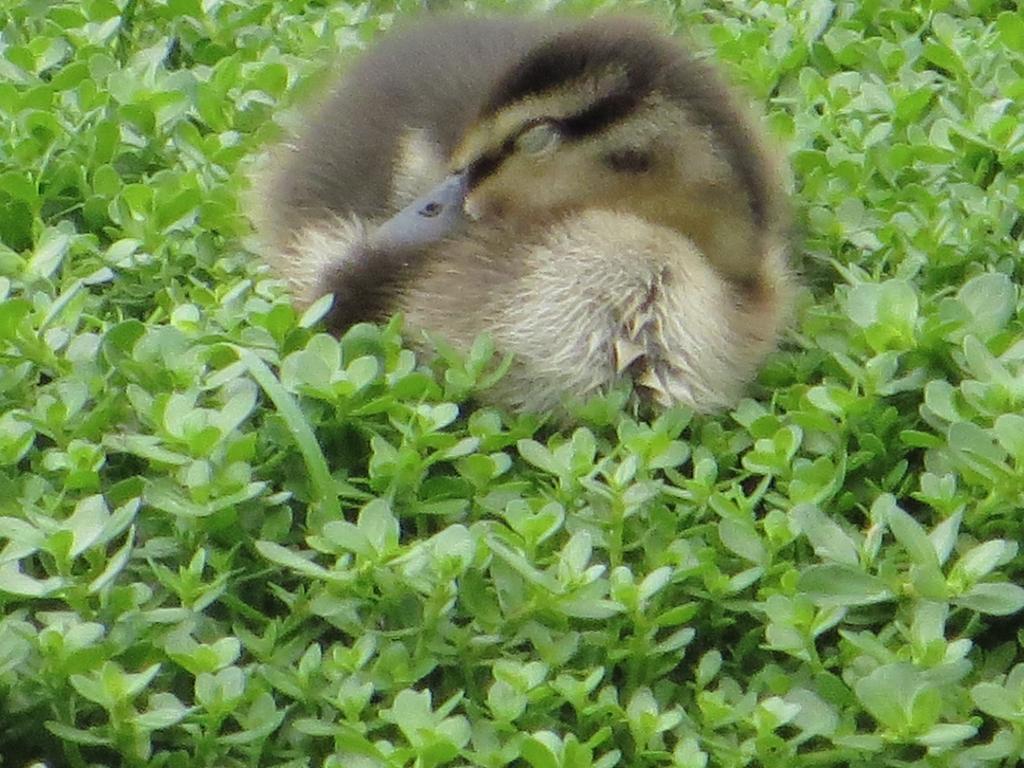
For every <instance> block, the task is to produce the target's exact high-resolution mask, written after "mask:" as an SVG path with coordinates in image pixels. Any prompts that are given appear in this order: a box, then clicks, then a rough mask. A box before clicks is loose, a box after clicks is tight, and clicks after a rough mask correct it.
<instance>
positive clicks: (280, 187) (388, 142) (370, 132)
mask: <svg viewBox="0 0 1024 768" xmlns="http://www.w3.org/2000/svg"><path fill="white" fill-rule="evenodd" d="M555 28H556V27H555V24H554V23H552V22H544V23H541V22H539V21H531V20H524V19H512V18H463V17H443V16H442V17H439V18H434V19H428V20H423V21H420V22H418V23H416V24H413V25H411V26H410V27H408V28H406V29H399V30H398V31H397V32H396V33H394V34H391V35H389V36H387V37H386V38H385V39H384V40H383V41H382V42H381V43H379V44H378V45H376V46H375V47H374V48H373V49H372V50H371V51H370V52H368V53H367V54H366V55H365V56H363V57H362V58H361V59H360V60H359V62H358V64H356V65H355V66H354V67H353V68H352V69H351V70H350V71H349V72H348V73H347V74H346V76H345V77H344V78H343V80H342V81H341V83H340V85H339V87H338V88H337V89H336V90H335V91H334V92H333V93H332V94H331V95H330V97H329V98H328V99H327V101H326V103H325V104H324V106H323V107H322V108H321V109H320V111H319V112H318V113H317V114H316V115H315V116H314V117H313V118H312V120H311V121H310V122H309V124H308V125H306V126H305V128H304V130H303V133H302V135H301V136H300V137H298V138H297V139H296V140H295V142H293V143H291V144H289V145H287V146H286V147H284V148H282V149H280V150H279V152H280V153H281V154H279V155H278V156H277V157H275V158H274V159H273V167H272V168H271V171H270V177H269V179H268V180H267V182H266V183H265V184H264V185H263V195H264V196H265V197H266V198H267V199H266V200H265V201H264V208H265V210H264V216H265V218H266V219H267V220H266V221H264V222H263V223H264V226H265V227H266V228H267V230H268V232H267V234H269V236H270V239H271V240H272V241H273V243H272V244H273V246H275V247H277V248H282V247H285V246H286V245H287V244H288V242H289V241H291V240H292V239H293V238H294V237H295V236H296V235H298V234H299V233H300V232H301V231H302V230H303V229H305V228H307V227H308V226H309V225H310V224H315V223H316V222H318V221H322V220H324V219H326V218H331V217H336V216H338V215H341V216H357V217H360V218H363V219H375V218H380V217H385V216H387V215H390V214H391V213H394V211H395V210H397V207H398V206H397V205H396V200H395V192H396V185H397V186H400V185H401V183H402V179H401V178H397V177H400V176H401V175H402V174H403V173H408V171H409V169H408V168H406V167H403V166H406V165H408V164H409V163H412V164H414V165H415V163H416V162H417V161H420V160H422V162H423V163H425V164H429V163H430V162H431V161H433V162H436V163H443V162H444V161H446V160H447V158H448V156H449V155H450V153H451V151H452V149H453V147H454V145H455V143H456V142H457V141H458V139H459V137H460V136H461V135H462V133H463V132H464V131H465V130H466V127H467V126H468V125H469V124H470V123H471V122H472V121H473V120H474V119H475V118H476V117H477V114H478V113H479V111H480V108H481V106H482V104H483V102H484V101H485V99H486V97H487V96H488V94H489V92H490V90H491V88H493V86H494V83H495V81H496V79H497V78H498V77H499V76H500V75H501V74H502V73H504V72H505V70H507V69H508V67H509V66H510V65H511V64H512V63H513V62H515V61H516V60H518V59H519V58H520V57H521V56H522V55H523V54H524V53H525V52H526V51H528V50H529V49H530V48H531V47H532V46H533V45H535V44H537V43H538V42H539V41H540V40H542V39H544V38H545V37H546V36H547V35H549V34H551V32H552V31H553V29H555ZM410 137H412V138H415V139H416V140H417V141H416V146H414V147H409V146H408V140H409V139H410ZM417 150H418V151H420V152H422V153H424V154H428V155H430V154H433V155H436V156H435V157H429V156H428V157H424V158H417V157H403V154H406V155H407V154H408V153H409V152H410V151H412V152H416V151H417ZM439 170H440V169H439Z"/></svg>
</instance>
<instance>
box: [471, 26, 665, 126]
mask: <svg viewBox="0 0 1024 768" xmlns="http://www.w3.org/2000/svg"><path fill="white" fill-rule="evenodd" d="M641 29H646V27H638V26H635V25H633V24H629V23H623V20H621V19H620V20H619V23H617V24H609V23H605V22H602V21H594V22H589V23H586V24H583V25H581V26H579V27H577V28H575V29H571V30H569V31H567V32H563V33H562V34H559V35H556V36H555V37H553V38H551V39H550V40H548V41H547V42H545V43H541V44H540V45H539V46H537V47H536V48H534V49H533V51H531V52H530V53H529V54H527V56H526V57H525V58H524V59H523V60H522V61H521V62H519V63H518V64H517V65H516V66H514V67H513V68H512V70H511V71H509V72H508V74H506V75H505V77H504V78H503V79H502V80H501V81H499V83H498V86H497V87H496V88H495V89H494V91H493V92H492V94H491V98H490V100H489V101H488V102H487V104H486V105H485V106H484V109H483V116H484V117H487V116H489V115H493V114H495V113H496V112H499V111H500V110H501V109H503V108H504V107H506V106H508V105H509V104H515V103H516V102H519V101H522V100H523V99H526V98H529V97H531V96H540V95H543V94H546V93H549V92H551V91H553V90H556V89H558V88H560V87H564V86H571V85H573V84H575V83H578V82H580V81H581V80H587V79H593V78H600V77H604V76H608V75H621V76H622V78H623V82H622V85H621V87H620V89H617V91H616V93H625V94H630V95H631V96H632V98H633V99H634V100H635V101H636V102H637V103H639V101H640V100H641V99H642V98H643V96H644V95H645V94H647V93H648V92H649V91H650V90H651V88H652V86H653V83H654V78H653V76H654V75H656V73H657V72H658V70H659V69H660V68H661V65H662V60H663V59H664V58H665V57H664V51H663V50H662V49H663V46H662V45H659V44H658V42H657V41H656V38H654V37H653V36H652V35H651V34H650V33H649V31H648V32H647V33H646V34H641V33H640V30H641Z"/></svg>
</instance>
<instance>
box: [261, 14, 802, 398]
mask: <svg viewBox="0 0 1024 768" xmlns="http://www.w3.org/2000/svg"><path fill="white" fill-rule="evenodd" d="M263 197H264V200H265V201H266V210H265V213H264V216H263V221H262V222H261V224H262V228H263V230H264V233H265V236H266V239H267V241H268V242H269V243H270V246H271V251H270V254H269V260H270V262H271V266H272V268H273V270H274V271H275V272H276V273H277V274H279V275H280V276H281V277H283V278H284V280H285V281H286V282H287V284H288V285H289V287H290V288H291V290H292V293H293V295H294V298H295V301H296V303H297V304H298V305H299V306H305V305H308V304H309V303H310V302H312V301H314V300H315V299H317V298H318V297H319V296H322V295H323V294H326V293H333V294H334V305H333V307H332V309H331V311H330V312H329V314H328V316H327V322H328V325H329V326H330V327H331V329H332V330H334V331H338V332H340V331H342V330H344V329H345V328H346V327H348V326H350V325H351V324H353V323H355V322H359V321H363V320H379V319H382V318H384V317H386V316H387V315H388V314H390V313H393V312H398V311H400V312H402V313H403V314H404V316H405V324H406V328H407V329H408V330H411V331H412V332H413V333H411V334H410V342H411V343H412V344H413V345H414V346H418V347H420V348H421V349H424V350H426V349H428V346H427V345H426V344H425V342H424V341H423V340H421V336H422V337H423V338H425V337H426V335H427V334H426V333H422V332H428V333H433V334H436V335H439V336H441V337H444V338H446V339H447V340H448V341H449V342H451V343H453V344H455V345H456V346H460V347H463V348H468V346H469V345H470V344H472V342H473V340H474V339H475V338H476V337H477V336H478V335H479V334H480V333H482V332H486V333H489V334H490V336H491V338H492V340H493V342H494V344H495V347H496V349H497V350H498V351H499V353H502V354H505V353H510V354H511V356H512V364H511V367H510V369H509V371H508V373H507V374H506V376H505V377H504V378H503V379H502V380H501V381H500V382H499V384H498V385H497V386H495V387H493V388H492V389H490V390H488V391H487V392H484V393H482V394H481V397H482V399H484V400H486V401H490V402H493V403H497V404H500V405H503V406H505V407H508V408H510V409H512V410H515V411H526V410H530V411H533V410H537V411H559V410H562V409H564V408H565V407H566V404H567V403H570V402H573V401H579V400H582V399H585V398H587V397H588V396H590V395H592V394H595V393H598V392H601V391H602V390H604V389H605V388H607V387H608V386H610V385H612V384H614V383H615V382H617V381H619V380H621V379H622V378H624V377H625V378H629V379H632V381H633V382H634V385H635V390H636V391H637V392H639V393H640V394H641V395H642V396H644V397H645V398H649V399H651V400H653V401H655V402H657V403H660V404H663V405H670V404H675V403H683V404H686V405H688V406H690V407H692V408H694V409H696V410H698V411H713V410H717V409H720V408H723V407H727V406H729V405H730V404H733V403H734V402H735V401H736V400H737V399H738V397H739V396H740V395H741V394H742V392H743V389H744V387H745V386H746V385H747V384H748V383H749V381H750V380H751V379H752V378H753V377H754V375H755V374H756V372H757V369H758V368H759V366H760V365H761V363H762V361H763V360H764V358H765V357H766V355H767V354H769V352H770V351H771V350H772V349H774V347H775V345H776V343H777V340H778V337H779V334H780V332H781V330H782V328H783V327H784V324H785V322H786V319H787V315H788V312H789V309H790V306H791V302H792V294H793V285H794V281H793V278H792V276H791V273H790V271H789V269H788V266H787V254H788V250H789V243H788V241H787V236H786V233H787V230H788V205H787V194H786V185H785V183H784V179H783V173H782V171H781V168H780V165H779V163H778V162H777V160H776V157H775V154H774V153H773V152H771V151H769V149H768V148H767V146H766V141H765V139H764V138H763V136H762V133H761V131H760V130H759V129H758V127H757V125H756V123H755V122H754V120H753V119H752V118H751V116H750V115H749V114H748V113H747V112H746V110H744V109H743V108H741V107H740V106H739V105H738V103H737V101H736V99H735V97H734V96H733V95H732V94H731V92H730V90H729V88H728V87H727V86H726V85H725V83H724V81H723V80H722V79H721V78H720V76H719V75H718V74H717V73H716V72H715V71H714V70H712V69H711V68H710V67H709V66H708V65H707V64H705V63H703V62H701V61H699V60H698V59H696V58H695V57H694V56H693V55H692V54H690V53H689V52H687V51H686V49H684V48H683V47H682V46H681V45H680V44H679V42H678V41H676V40H674V39H673V38H671V37H668V36H666V35H664V34H662V33H660V32H658V31H657V30H655V29H654V28H653V27H652V26H650V25H648V24H647V23H645V22H641V21H637V20H634V19H625V18H618V17H606V18H598V19H594V20H589V21H584V22H575V23H574V22H572V21H569V20H552V21H547V22H541V21H537V20H526V19H514V18H501V19H497V18H495V19H475V18H452V17H448V18H440V19H433V20H430V21H426V22H421V23H419V24H418V25H416V26H411V27H409V28H407V29H405V30H403V31H400V32H398V33H397V34H395V35H393V36H392V37H390V38H389V39H386V40H385V41H383V42H382V43H381V44H380V45H379V46H378V47H377V48H376V49H374V50H372V51H371V52H370V53H369V54H367V55H366V56H364V58H363V59H362V61H361V62H360V64H359V65H357V66H356V67H355V68H354V69H353V70H352V71H351V72H349V73H348V75H347V76H346V77H345V78H344V79H343V80H342V82H341V85H340V86H339V87H338V89H337V90H336V91H335V92H334V94H333V96H332V97H331V98H330V99H329V100H328V101H327V103H326V105H325V106H324V108H323V109H322V110H321V111H320V112H319V113H318V114H317V115H315V116H314V117H313V118H312V120H311V122H310V123H309V124H308V126H307V127H306V129H305V131H304V132H303V133H302V134H301V135H300V136H299V137H298V140H297V143H296V144H295V145H294V146H293V147H292V148H291V149H290V150H289V151H286V152H283V153H282V154H281V155H279V156H278V157H277V158H276V160H275V170H274V171H273V172H272V173H271V174H270V175H269V176H268V181H267V182H266V183H265V184H264V188H263Z"/></svg>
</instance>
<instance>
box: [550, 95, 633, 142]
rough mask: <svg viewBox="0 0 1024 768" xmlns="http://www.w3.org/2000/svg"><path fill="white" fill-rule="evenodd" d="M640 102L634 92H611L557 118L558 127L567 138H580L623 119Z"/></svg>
mask: <svg viewBox="0 0 1024 768" xmlns="http://www.w3.org/2000/svg"><path fill="white" fill-rule="evenodd" d="M639 104H640V99H639V98H638V97H637V95H636V94H635V93H630V92H628V91H626V92H623V93H613V94H612V95H611V96H606V97H604V98H603V99H600V100H598V101H596V102H594V103H593V104H591V105H590V106H589V107H587V108H586V109H584V110H581V111H580V112H577V113H576V114H575V115H569V116H568V117H564V118H562V119H561V120H558V121H557V122H558V127H559V129H560V130H561V131H562V135H563V136H565V137H566V138H567V139H581V138H583V137H585V136H592V135H593V134H595V133H600V132H601V131H603V130H604V129H605V128H607V127H609V126H610V125H612V124H614V123H617V122H619V121H620V120H624V119H625V118H626V117H628V116H629V115H630V114H631V113H632V112H634V111H636V108H637V107H638V106H639Z"/></svg>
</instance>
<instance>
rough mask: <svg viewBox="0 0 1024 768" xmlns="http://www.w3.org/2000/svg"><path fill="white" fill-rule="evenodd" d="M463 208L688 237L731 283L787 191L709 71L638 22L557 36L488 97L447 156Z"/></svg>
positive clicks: (608, 23) (752, 257) (609, 22)
mask: <svg viewBox="0 0 1024 768" xmlns="http://www.w3.org/2000/svg"><path fill="white" fill-rule="evenodd" d="M452 171H453V172H454V173H456V174H458V175H460V176H461V177H462V178H463V179H464V183H465V187H466V196H465V202H464V208H465V211H466V212H467V213H468V214H469V215H470V216H471V217H473V218H479V219H487V218H490V217H501V218H502V219H504V220H505V221H507V222H510V223H513V224H516V223H521V224H523V225H526V226H533V225H536V224H540V223H543V222H545V221H547V220H550V219H552V218H562V217H564V216H565V215H567V214H572V213H575V212H579V211H582V210H585V209H610V210H615V211H618V212H622V213H628V214H633V215H636V216H638V217H639V218H641V219H644V220H647V221H651V222H652V223H655V224H660V225H663V226H667V227H669V228H671V229H675V230H677V231H679V232H681V233H682V234H684V235H686V236H687V237H689V238H691V239H692V240H693V241H694V242H696V243H697V245H698V246H699V247H700V248H701V250H702V251H704V252H705V253H706V254H707V256H708V258H709V259H710V260H711V262H712V263H713V264H715V266H716V267H718V268H720V269H721V270H723V271H724V272H725V273H726V274H727V275H728V276H732V277H738V278H745V277H747V276H749V274H750V271H751V268H752V265H754V264H756V263H757V262H758V261H759V259H758V255H759V253H761V252H763V250H764V249H765V247H766V244H765V243H764V242H763V241H764V233H765V232H766V231H767V230H768V229H770V228H771V227H772V226H773V225H774V220H775V219H776V218H778V217H779V215H780V213H779V210H778V209H779V205H780V204H781V202H782V199H783V197H784V196H783V194H782V192H781V191H776V187H777V185H778V180H777V177H776V175H775V171H774V168H773V166H772V163H771V161H770V155H769V153H767V152H766V151H765V149H764V148H763V147H762V145H761V143H760V139H759V133H758V132H757V131H756V130H754V128H753V127H752V124H751V122H750V120H749V118H748V117H747V116H746V115H745V114H744V111H743V110H742V109H741V108H740V107H738V106H737V105H736V104H735V103H734V101H733V98H732V97H731V94H730V92H729V90H728V88H727V87H726V86H725V85H724V83H722V81H721V80H720V79H719V78H718V76H717V75H716V73H715V72H713V71H712V70H710V69H709V68H708V67H706V66H705V65H703V64H702V63H701V62H699V61H697V60H696V59H694V58H692V57H691V56H690V55H689V54H688V53H687V52H686V51H685V49H683V48H682V47H681V46H680V45H679V44H678V42H677V41H675V40H673V39H672V38H669V37H667V36H665V35H663V34H660V33H658V32H657V31H655V30H654V29H653V28H651V27H650V26H648V25H647V24H645V23H642V22H636V21H632V20H625V19H622V18H612V19H599V20H595V21H592V22H589V23H586V24H583V25H581V26H578V27H574V28H572V29H570V30H567V31H564V32H562V33H561V34H557V35H555V36H553V37H552V38H551V39H549V40H548V41H546V42H544V43H542V44H541V45H539V46H537V47H535V48H534V49H533V50H532V51H530V52H529V53H528V54H527V55H526V56H525V57H524V58H523V59H522V60H521V61H520V62H518V64H516V65H515V66H514V67H513V68H512V69H511V70H510V71H509V72H508V73H507V74H506V75H505V77H504V78H503V79H502V80H501V81H500V82H499V83H498V84H497V86H496V87H495V88H494V90H493V91H492V93H491V95H490V98H489V100H488V102H487V103H486V105H485V107H484V108H483V110H482V112H481V114H480V117H479V119H478V120H477V121H476V122H475V123H474V124H473V125H472V126H471V127H470V128H469V129H468V131H467V132H466V133H465V135H464V136H463V139H462V141H461V142H460V143H459V145H458V147H457V148H456V150H455V152H454V153H453V156H452Z"/></svg>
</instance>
